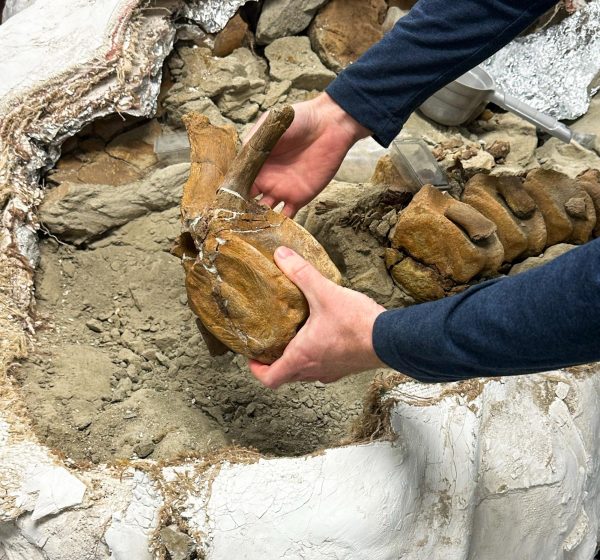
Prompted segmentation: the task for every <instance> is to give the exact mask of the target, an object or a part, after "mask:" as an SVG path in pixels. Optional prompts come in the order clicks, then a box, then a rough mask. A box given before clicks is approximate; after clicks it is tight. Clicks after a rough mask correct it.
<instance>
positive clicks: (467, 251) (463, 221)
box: [392, 185, 504, 283]
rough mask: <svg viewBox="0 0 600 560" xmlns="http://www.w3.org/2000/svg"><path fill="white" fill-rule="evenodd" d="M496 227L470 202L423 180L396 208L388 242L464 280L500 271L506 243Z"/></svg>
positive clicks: (455, 278) (448, 274)
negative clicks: (398, 210) (399, 208)
mask: <svg viewBox="0 0 600 560" xmlns="http://www.w3.org/2000/svg"><path fill="white" fill-rule="evenodd" d="M495 229H496V226H495V225H494V224H493V223H492V222H490V221H489V220H487V219H486V218H485V217H484V216H483V215H481V214H479V212H477V211H476V210H474V209H473V208H471V207H469V206H467V205H466V204H463V203H462V202H459V201H457V200H455V199H453V198H452V197H450V196H447V195H445V194H443V193H442V192H440V191H439V190H437V189H436V188H434V187H432V186H430V185H425V186H424V187H423V188H421V190H420V191H419V192H418V193H417V194H416V195H415V197H414V198H413V200H412V202H411V203H410V204H409V205H408V206H407V207H406V209H405V210H404V211H403V212H402V213H401V214H400V216H399V218H398V223H397V224H396V230H395V232H394V235H393V238H392V247H393V248H396V249H401V250H402V251H403V252H405V253H407V254H408V255H410V256H411V257H412V258H413V259H414V260H416V261H419V262H421V263H422V264H426V265H430V266H434V267H435V268H436V269H437V271H438V272H439V273H441V275H442V276H443V277H445V278H450V279H452V280H453V281H454V282H457V283H465V282H468V281H469V280H471V279H472V278H473V277H475V276H477V275H481V276H493V275H494V274H496V273H497V272H498V269H499V268H500V265H501V264H502V261H503V259H504V249H503V247H502V245H501V243H500V241H499V240H498V236H497V235H496V233H495ZM405 266H406V265H405Z"/></svg>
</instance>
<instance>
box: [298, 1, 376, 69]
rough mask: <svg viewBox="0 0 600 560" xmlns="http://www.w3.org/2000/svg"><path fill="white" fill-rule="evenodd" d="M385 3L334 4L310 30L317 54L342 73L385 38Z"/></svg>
mask: <svg viewBox="0 0 600 560" xmlns="http://www.w3.org/2000/svg"><path fill="white" fill-rule="evenodd" d="M386 13H387V4H386V2H385V0H331V2H329V3H328V4H327V5H326V6H325V7H324V8H322V9H321V10H320V11H319V13H318V14H317V15H316V17H315V19H314V20H313V22H312V24H311V25H310V29H309V36H310V40H311V43H312V46H313V49H314V50H315V52H316V53H317V54H318V55H319V58H320V59H321V60H322V61H323V62H324V64H325V66H327V67H328V68H331V69H332V70H334V71H336V72H339V71H340V70H343V69H344V68H345V67H346V66H348V64H350V63H352V62H354V61H356V60H357V59H358V57H359V56H360V55H362V54H363V53H364V52H365V51H366V50H367V49H368V48H369V47H371V46H372V45H374V44H375V43H376V42H377V41H379V40H380V39H381V38H382V37H383V27H382V24H383V21H384V19H385V16H386Z"/></svg>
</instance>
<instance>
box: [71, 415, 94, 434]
mask: <svg viewBox="0 0 600 560" xmlns="http://www.w3.org/2000/svg"><path fill="white" fill-rule="evenodd" d="M91 424H92V418H91V416H90V415H89V414H88V413H86V412H80V411H76V412H74V413H73V425H74V426H75V428H77V429H78V430H79V431H80V432H81V431H83V430H85V429H86V428H88V427H89V426H91Z"/></svg>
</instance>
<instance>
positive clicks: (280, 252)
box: [275, 247, 296, 259]
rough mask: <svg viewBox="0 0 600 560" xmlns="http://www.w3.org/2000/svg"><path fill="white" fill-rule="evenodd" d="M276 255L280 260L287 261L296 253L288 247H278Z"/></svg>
mask: <svg viewBox="0 0 600 560" xmlns="http://www.w3.org/2000/svg"><path fill="white" fill-rule="evenodd" d="M275 254H276V255H277V258H278V259H287V258H288V257H292V256H294V255H295V254H296V253H294V251H292V250H291V249H289V248H288V247H277V249H276V251H275Z"/></svg>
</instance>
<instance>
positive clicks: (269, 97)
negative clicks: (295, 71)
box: [262, 80, 292, 109]
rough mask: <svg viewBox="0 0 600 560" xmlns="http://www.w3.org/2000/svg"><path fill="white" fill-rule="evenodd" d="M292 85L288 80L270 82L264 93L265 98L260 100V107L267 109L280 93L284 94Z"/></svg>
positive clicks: (277, 98) (279, 96) (275, 101)
mask: <svg viewBox="0 0 600 560" xmlns="http://www.w3.org/2000/svg"><path fill="white" fill-rule="evenodd" d="M291 87H292V82H291V81H290V80H282V81H281V82H270V83H269V86H268V87H267V91H266V93H265V98H264V100H263V102H262V108H263V109H268V108H269V107H272V106H273V105H275V104H276V103H277V102H278V101H279V99H280V98H281V96H282V95H285V94H286V93H287V92H288V91H290V88H291Z"/></svg>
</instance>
